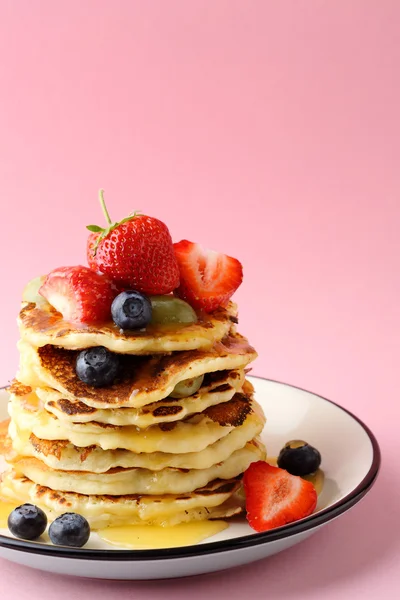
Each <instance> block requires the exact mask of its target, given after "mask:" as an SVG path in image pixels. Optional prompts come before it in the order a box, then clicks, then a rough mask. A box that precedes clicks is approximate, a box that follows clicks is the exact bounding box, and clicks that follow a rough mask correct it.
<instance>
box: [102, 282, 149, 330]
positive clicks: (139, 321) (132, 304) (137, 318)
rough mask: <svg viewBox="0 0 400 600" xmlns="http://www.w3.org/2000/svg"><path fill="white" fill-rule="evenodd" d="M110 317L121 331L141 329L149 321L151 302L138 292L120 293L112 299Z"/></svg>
mask: <svg viewBox="0 0 400 600" xmlns="http://www.w3.org/2000/svg"><path fill="white" fill-rule="evenodd" d="M111 315H112V318H113V321H114V323H115V324H116V325H117V326H118V327H120V328H121V329H143V327H146V325H148V324H149V323H150V321H151V315H152V307H151V302H150V300H149V298H148V297H147V296H145V295H144V294H141V293H140V292H135V291H134V290H128V291H125V292H121V293H120V294H118V296H117V297H116V298H114V301H113V303H112V305H111Z"/></svg>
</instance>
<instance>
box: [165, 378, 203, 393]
mask: <svg viewBox="0 0 400 600" xmlns="http://www.w3.org/2000/svg"><path fill="white" fill-rule="evenodd" d="M203 381H204V375H199V376H198V377H195V378H194V379H184V380H183V381H180V382H179V383H177V384H176V386H175V387H174V389H173V391H172V392H171V393H170V396H171V398H187V397H188V396H193V394H195V393H196V392H198V391H199V389H200V388H201V386H202V385H203Z"/></svg>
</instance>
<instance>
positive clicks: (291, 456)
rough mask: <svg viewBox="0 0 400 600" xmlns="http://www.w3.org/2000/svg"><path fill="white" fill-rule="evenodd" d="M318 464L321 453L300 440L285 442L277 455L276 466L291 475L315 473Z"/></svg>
mask: <svg viewBox="0 0 400 600" xmlns="http://www.w3.org/2000/svg"><path fill="white" fill-rule="evenodd" d="M320 464H321V455H320V453H319V452H318V450H317V449H316V448H314V447H313V446H310V444H307V442H303V441H302V440H293V441H291V442H287V444H285V446H284V447H283V448H282V450H281V451H280V453H279V456H278V467H280V468H281V469H285V470H286V471H288V472H289V473H291V474H292V475H300V476H303V475H309V474H310V473H315V471H316V470H317V469H319V466H320Z"/></svg>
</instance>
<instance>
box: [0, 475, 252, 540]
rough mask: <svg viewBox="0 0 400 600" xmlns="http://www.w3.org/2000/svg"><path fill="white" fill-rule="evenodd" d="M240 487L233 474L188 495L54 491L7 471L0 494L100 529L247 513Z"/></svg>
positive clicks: (52, 517) (48, 512)
mask: <svg viewBox="0 0 400 600" xmlns="http://www.w3.org/2000/svg"><path fill="white" fill-rule="evenodd" d="M240 486H241V480H240V478H235V479H230V480H223V481H221V480H215V481H213V482H211V483H209V484H208V485H207V486H204V487H203V488H200V489H197V490H195V491H194V492H192V493H190V494H179V495H164V496H146V495H143V496H141V495H125V496H107V495H83V494H76V493H73V492H55V491H54V490H51V489H50V488H48V487H45V486H41V485H37V484H35V483H33V482H32V481H31V480H30V479H28V478H27V477H24V476H23V475H21V474H18V473H16V472H15V471H14V470H12V469H10V470H9V471H7V472H6V473H4V474H3V478H2V481H1V484H0V492H1V494H2V496H4V497H5V498H6V499H9V500H13V501H15V500H16V501H17V502H31V503H33V504H35V505H36V506H39V507H40V508H42V510H44V511H45V512H46V514H47V516H48V518H49V520H50V521H51V520H53V519H55V518H56V517H58V516H59V515H61V514H63V513H65V512H76V513H79V514H80V515H82V516H84V517H85V518H86V519H87V520H88V521H89V524H90V527H91V528H92V529H101V528H104V527H107V526H110V525H113V526H117V525H125V524H126V525H128V524H129V525H136V524H148V525H162V526H170V525H177V524H178V523H187V522H190V521H198V520H205V519H223V518H228V517H232V516H234V515H237V514H239V513H241V512H242V511H243V500H242V499H241V496H240V495H239V494H237V492H238V490H239V488H240Z"/></svg>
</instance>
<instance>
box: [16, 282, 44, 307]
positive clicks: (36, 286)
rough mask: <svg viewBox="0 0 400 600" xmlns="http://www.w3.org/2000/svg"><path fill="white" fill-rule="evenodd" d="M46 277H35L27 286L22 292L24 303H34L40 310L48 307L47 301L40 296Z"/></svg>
mask: <svg viewBox="0 0 400 600" xmlns="http://www.w3.org/2000/svg"><path fill="white" fill-rule="evenodd" d="M45 279H46V276H45V275H44V276H42V277H35V279H31V281H29V283H27V284H26V286H25V287H24V290H23V292H22V300H23V301H24V302H34V303H35V304H36V305H37V306H38V307H39V308H42V307H44V306H48V304H47V301H46V300H45V299H44V298H43V296H41V295H40V294H39V290H40V288H41V287H42V285H43V283H44V281H45Z"/></svg>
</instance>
